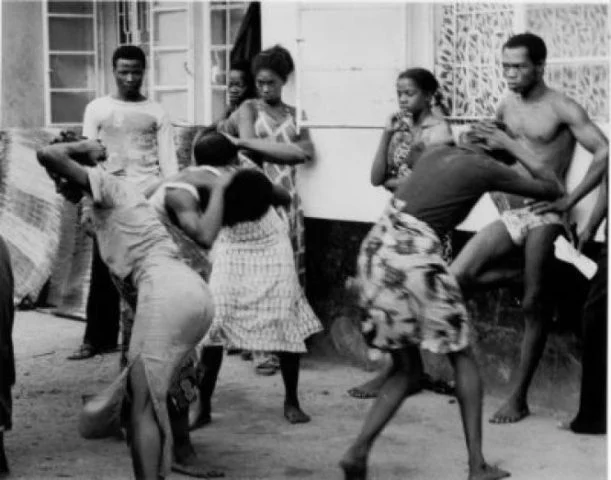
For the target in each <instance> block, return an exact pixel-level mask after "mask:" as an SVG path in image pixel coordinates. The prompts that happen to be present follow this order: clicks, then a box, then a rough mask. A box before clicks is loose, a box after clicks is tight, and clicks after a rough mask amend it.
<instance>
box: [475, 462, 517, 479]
mask: <svg viewBox="0 0 611 480" xmlns="http://www.w3.org/2000/svg"><path fill="white" fill-rule="evenodd" d="M509 476H511V473H509V472H506V471H505V470H501V469H500V468H498V467H493V466H492V465H488V464H487V463H485V464H484V465H483V466H481V467H480V468H477V469H475V470H471V471H470V472H469V480H497V479H499V478H507V477H509Z"/></svg>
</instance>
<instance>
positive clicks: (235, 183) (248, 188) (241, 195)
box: [223, 168, 274, 226]
mask: <svg viewBox="0 0 611 480" xmlns="http://www.w3.org/2000/svg"><path fill="white" fill-rule="evenodd" d="M273 192H274V188H273V185H272V182H271V181H270V180H269V178H267V176H266V175H265V174H264V173H263V172H262V171H260V170H257V169H255V168H244V169H241V170H238V171H237V172H236V174H235V175H234V177H233V179H232V180H231V183H230V184H229V185H227V187H226V188H225V205H224V212H223V225H227V226H233V225H235V224H237V223H242V222H252V221H255V220H258V219H260V218H261V217H262V216H263V215H264V214H265V213H266V212H267V211H268V210H269V207H270V206H271V205H272V204H273V195H274V193H273Z"/></svg>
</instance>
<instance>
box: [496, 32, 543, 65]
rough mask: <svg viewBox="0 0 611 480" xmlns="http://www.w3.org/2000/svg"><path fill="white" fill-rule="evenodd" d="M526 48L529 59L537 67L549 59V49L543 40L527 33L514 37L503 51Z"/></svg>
mask: <svg viewBox="0 0 611 480" xmlns="http://www.w3.org/2000/svg"><path fill="white" fill-rule="evenodd" d="M520 47H524V48H526V51H527V52H528V58H530V61H531V62H533V63H534V64H535V65H541V64H542V63H545V60H546V58H547V47H546V46H545V42H544V41H543V39H542V38H541V37H540V36H538V35H535V34H534V33H530V32H526V33H519V34H518V35H513V36H512V37H509V39H508V40H507V41H506V42H505V44H504V45H503V50H505V49H506V48H520Z"/></svg>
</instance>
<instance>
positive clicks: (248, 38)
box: [229, 2, 261, 64]
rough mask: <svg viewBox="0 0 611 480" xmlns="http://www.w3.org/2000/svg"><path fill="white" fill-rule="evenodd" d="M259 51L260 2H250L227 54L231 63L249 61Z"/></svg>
mask: <svg viewBox="0 0 611 480" xmlns="http://www.w3.org/2000/svg"><path fill="white" fill-rule="evenodd" d="M260 51H261V4H260V3H259V2H251V3H250V5H249V6H248V10H247V11H246V15H244V19H243V20H242V25H240V30H238V34H237V35H236V39H235V42H234V44H233V48H232V49H231V53H230V55H229V59H230V61H231V63H232V64H233V63H237V62H244V61H246V62H249V63H250V62H251V61H252V59H253V58H254V57H255V55H256V54H257V53H259V52H260Z"/></svg>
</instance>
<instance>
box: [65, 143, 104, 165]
mask: <svg viewBox="0 0 611 480" xmlns="http://www.w3.org/2000/svg"><path fill="white" fill-rule="evenodd" d="M73 146H74V151H75V152H76V153H77V156H78V161H79V163H82V164H84V165H87V166H89V167H95V166H96V165H97V164H98V163H99V162H103V161H104V160H106V147H105V146H104V145H103V144H102V142H101V141H100V140H81V141H79V142H77V143H75V144H73Z"/></svg>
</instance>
